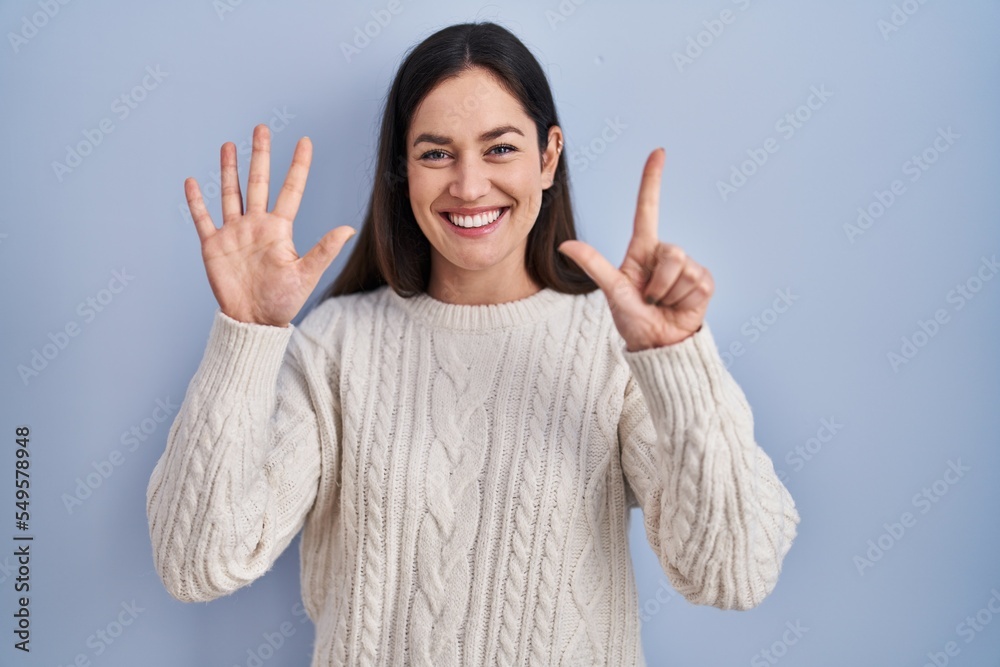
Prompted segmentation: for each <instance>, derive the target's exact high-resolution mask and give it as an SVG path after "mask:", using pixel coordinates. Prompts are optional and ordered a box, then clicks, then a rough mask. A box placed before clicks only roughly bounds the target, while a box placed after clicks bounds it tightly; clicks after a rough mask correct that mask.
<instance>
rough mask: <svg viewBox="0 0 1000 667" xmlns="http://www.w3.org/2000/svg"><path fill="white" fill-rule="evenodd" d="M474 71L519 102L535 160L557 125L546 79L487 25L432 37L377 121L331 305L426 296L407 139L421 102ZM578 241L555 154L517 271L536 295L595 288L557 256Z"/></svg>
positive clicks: (407, 62)
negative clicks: (356, 296)
mask: <svg viewBox="0 0 1000 667" xmlns="http://www.w3.org/2000/svg"><path fill="white" fill-rule="evenodd" d="M475 67H481V68H484V69H486V70H488V71H490V72H491V73H492V74H493V75H494V76H495V78H496V80H497V82H498V83H499V84H500V85H501V86H503V88H504V89H505V90H506V91H507V92H509V93H510V94H511V95H512V96H514V97H515V98H517V99H518V100H519V101H520V103H521V105H522V106H523V108H524V111H525V113H526V114H527V115H528V116H529V117H530V118H531V119H532V120H533V121H534V122H535V127H536V129H537V133H538V149H539V153H540V154H541V153H544V151H545V147H546V144H547V143H548V131H549V128H550V127H552V126H553V125H558V124H559V120H558V118H557V116H556V108H555V103H554V102H553V99H552V91H551V89H550V88H549V83H548V80H547V79H546V77H545V73H544V72H543V71H542V68H541V66H540V65H539V63H538V61H537V60H536V59H535V57H534V56H533V55H532V54H531V52H530V51H529V50H528V48H527V47H526V46H525V45H524V44H523V43H522V42H521V41H520V40H519V39H518V38H517V37H515V36H514V35H513V34H512V33H511V32H510V31H508V30H507V29H506V28H503V27H501V26H499V25H497V24H495V23H490V22H482V23H461V24H457V25H452V26H448V27H447V28H444V29H442V30H439V31H438V32H436V33H434V34H433V35H431V36H430V37H428V38H427V39H425V40H424V41H422V42H421V43H420V44H418V45H417V46H416V47H414V48H413V49H412V50H411V51H410V52H409V53H408V54H407V55H406V57H405V59H404V60H403V62H402V64H401V65H400V67H399V70H398V71H397V72H396V77H395V79H394V81H393V83H392V87H391V88H390V90H389V93H388V96H387V98H386V101H385V107H384V111H383V114H382V126H381V132H380V135H379V144H378V155H377V162H376V169H375V175H376V177H375V179H374V183H373V186H372V193H371V199H370V200H369V202H368V210H367V212H366V213H365V219H364V223H363V224H362V227H361V230H360V231H359V232H358V234H357V238H356V240H355V244H354V247H353V249H352V252H351V254H350V256H349V257H348V259H347V262H346V264H345V265H344V268H343V270H342V271H341V272H340V274H339V275H338V276H337V278H336V279H335V280H334V282H333V283H332V284H331V285H330V286H329V287H327V289H326V290H325V291H324V292H323V294H322V296H321V298H320V302H322V301H325V300H326V299H329V298H331V297H335V296H340V295H345V294H352V293H357V292H368V291H371V290H374V289H377V288H379V287H381V286H382V285H386V284H388V285H389V286H390V287H391V288H392V289H394V290H395V291H396V293H397V294H399V295H401V296H403V297H410V296H413V295H414V294H417V293H420V292H425V291H426V290H427V285H428V281H429V279H430V261H431V254H430V242H429V241H428V240H427V237H426V236H424V233H423V231H421V229H420V227H419V226H418V224H417V221H416V219H415V218H414V215H413V209H412V207H411V205H410V200H409V192H408V187H407V180H406V178H407V177H406V146H405V143H406V133H407V131H408V129H409V127H410V122H411V121H412V118H413V114H414V112H415V110H416V108H417V106H418V105H419V104H420V102H421V101H422V100H423V98H424V97H425V96H426V95H427V94H428V93H429V92H430V91H431V90H432V89H433V88H434V86H436V85H437V84H438V83H439V82H440V81H442V80H443V79H446V78H448V77H452V76H457V75H458V74H460V73H462V72H463V71H466V70H469V69H472V68H475ZM575 238H576V229H575V227H574V225H573V207H572V203H571V201H570V192H569V178H568V175H567V172H566V164H565V162H564V159H563V156H562V154H561V153H560V155H559V157H558V163H557V165H556V171H555V175H554V180H553V183H552V185H551V186H550V187H549V188H547V189H545V190H543V191H542V204H541V208H540V210H539V213H538V218H537V219H536V221H535V224H534V226H533V227H532V229H531V231H530V232H529V233H528V238H527V248H526V251H525V267H526V269H527V271H528V273H529V275H530V276H531V277H532V278H533V279H534V280H535V281H536V282H537V283H538V284H540V285H542V286H543V287H550V288H552V289H553V290H556V291H558V292H563V293H568V294H583V293H587V292H592V291H593V290H595V289H597V288H598V286H597V284H596V283H594V281H593V280H591V278H590V277H589V276H588V275H587V274H586V273H585V272H584V271H583V270H582V269H581V268H580V267H578V266H577V265H576V263H575V262H573V260H571V259H569V258H568V257H565V256H564V255H563V254H562V253H560V252H559V251H558V250H557V247H558V246H559V244H560V243H562V242H563V241H567V240H570V239H575Z"/></svg>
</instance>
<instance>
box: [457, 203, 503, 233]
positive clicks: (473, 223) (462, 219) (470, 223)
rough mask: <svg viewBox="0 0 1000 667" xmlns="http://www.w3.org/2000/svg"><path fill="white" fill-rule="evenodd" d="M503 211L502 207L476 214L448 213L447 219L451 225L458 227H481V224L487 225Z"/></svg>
mask: <svg viewBox="0 0 1000 667" xmlns="http://www.w3.org/2000/svg"><path fill="white" fill-rule="evenodd" d="M502 212H503V209H502V208H498V209H495V210H493V211H489V212H487V213H480V214H478V215H458V214H457V213H448V214H447V216H448V219H449V220H451V222H452V224H453V225H457V226H459V227H466V228H471V227H482V226H483V225H488V224H490V223H491V222H493V221H495V220H496V219H497V218H499V217H500V214H501V213H502Z"/></svg>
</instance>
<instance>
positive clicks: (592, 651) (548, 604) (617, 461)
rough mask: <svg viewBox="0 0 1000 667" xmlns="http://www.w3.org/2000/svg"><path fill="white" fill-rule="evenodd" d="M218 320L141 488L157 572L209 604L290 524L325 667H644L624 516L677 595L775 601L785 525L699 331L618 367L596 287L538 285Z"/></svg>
mask: <svg viewBox="0 0 1000 667" xmlns="http://www.w3.org/2000/svg"><path fill="white" fill-rule="evenodd" d="M214 317H215V319H214V322H213V325H212V330H211V332H210V334H209V337H208V344H207V349H206V351H205V355H204V357H203V359H202V361H201V364H200V366H199V367H198V370H197V373H196V374H195V376H194V378H193V379H192V380H191V383H190V385H189V387H188V390H187V393H186V395H185V397H184V401H183V404H182V405H181V408H180V410H179V412H178V414H177V416H176V418H175V420H174V423H173V425H172V427H171V429H170V434H169V436H168V439H167V445H166V450H165V451H164V453H163V455H162V457H161V458H160V460H159V462H158V463H157V465H156V467H155V469H154V470H153V473H152V477H151V479H150V481H149V488H148V495H147V512H148V517H149V529H150V536H151V538H152V545H153V557H154V561H155V564H156V568H157V571H158V572H159V574H160V576H161V578H162V579H163V583H164V585H165V586H166V589H167V590H168V591H169V592H170V593H171V594H172V595H173V596H174V597H176V598H177V599H179V600H184V601H195V600H198V601H204V600H211V599H213V598H217V597H219V596H222V595H226V594H228V593H231V592H233V591H235V590H236V589H238V588H240V587H242V586H245V585H247V584H248V583H250V582H252V581H254V580H255V579H257V578H258V577H260V576H261V575H263V574H264V573H265V572H267V571H268V569H269V568H270V567H271V565H272V564H273V563H274V561H275V559H276V558H277V557H278V556H279V555H280V554H281V553H282V551H283V550H284V549H285V548H286V547H287V546H288V545H289V543H290V542H291V540H292V539H293V538H294V537H295V535H296V534H297V533H298V531H299V530H300V529H304V530H303V536H302V542H301V566H302V596H303V601H304V604H305V608H306V611H307V612H308V614H309V617H310V618H311V619H312V620H313V622H314V623H315V624H316V643H315V649H314V655H313V660H312V665H313V667H327V666H331V665H435V666H445V665H477V666H478V665H495V664H499V665H531V666H536V667H540V666H543V665H568V666H571V667H576V666H578V665H614V666H618V665H644V664H645V660H644V658H643V654H642V645H641V642H640V619H639V595H638V592H637V590H636V586H635V581H634V578H633V571H632V564H631V560H630V556H629V545H628V532H629V531H628V523H629V515H630V511H629V510H630V508H631V507H634V506H638V507H640V508H642V513H643V518H644V525H645V529H646V536H647V538H648V539H649V543H650V545H651V546H652V548H653V550H654V551H655V552H656V554H657V555H658V557H659V561H660V564H661V565H662V566H663V569H664V571H665V572H666V574H667V576H668V577H669V580H670V582H671V583H672V585H673V586H674V587H675V588H676V590H677V591H678V592H679V593H681V594H682V595H683V596H684V597H685V598H686V599H688V600H689V601H690V602H692V603H695V604H704V605H713V606H716V607H719V608H722V609H749V608H751V607H753V606H755V605H757V604H759V603H760V602H761V601H762V600H763V599H764V598H765V596H767V595H768V594H769V593H770V592H771V590H772V589H773V588H774V586H775V584H776V582H777V577H778V574H779V572H780V570H781V564H782V561H783V559H784V556H785V554H786V553H787V552H788V549H789V548H790V546H791V542H792V540H793V538H794V536H795V534H796V530H797V529H796V526H797V524H798V522H799V515H798V513H797V512H796V509H795V505H794V502H793V500H792V498H791V496H790V495H789V494H788V492H787V490H786V489H785V487H784V486H783V485H782V484H781V482H780V481H779V480H778V479H777V477H776V475H775V472H774V466H773V465H772V462H771V460H770V458H768V456H767V454H766V453H765V452H764V451H763V450H762V449H761V448H760V447H759V446H758V445H757V444H756V442H755V441H754V435H753V418H752V415H751V412H750V408H749V406H748V404H747V401H746V398H745V396H744V394H743V392H742V391H741V390H740V388H739V386H738V385H737V384H736V382H735V381H734V380H733V378H732V376H731V375H730V374H729V373H728V371H727V370H726V369H725V367H724V365H723V363H722V360H721V359H720V357H719V354H718V351H717V349H716V346H715V343H714V341H713V339H712V334H711V332H710V330H709V327H708V325H707V324H706V325H704V326H703V327H702V329H701V330H700V331H699V332H698V333H696V334H694V335H693V336H691V337H690V338H688V339H687V340H684V341H682V342H680V343H677V344H675V345H669V346H666V347H661V348H654V349H649V350H642V351H639V352H634V353H630V352H627V351H626V350H625V345H624V341H623V340H622V339H621V337H620V335H619V334H618V331H617V329H616V328H615V326H614V322H613V321H612V319H611V312H610V309H609V307H608V304H607V300H606V298H605V296H604V294H603V293H602V292H601V291H600V290H595V291H594V292H591V293H590V294H586V295H579V296H573V295H567V294H562V293H559V292H555V291H553V290H551V289H547V288H546V289H543V290H541V291H540V292H538V293H536V294H534V295H532V296H529V297H527V298H524V299H521V300H519V301H513V302H508V303H504V304H499V305H483V306H469V305H455V304H447V303H444V302H441V301H437V300H435V299H433V298H432V297H430V296H428V295H426V294H420V295H418V296H415V297H412V298H409V299H404V298H402V297H400V296H399V295H397V294H396V293H395V292H394V291H393V290H391V289H389V288H388V287H382V288H380V289H378V290H375V291H373V292H368V293H365V294H353V295H349V296H344V297H338V298H334V299H328V300H326V301H323V302H322V303H320V304H319V305H318V306H317V307H316V308H314V309H313V310H312V311H311V312H310V313H309V314H308V315H307V316H306V317H305V318H304V319H303V320H302V323H301V324H300V325H298V326H297V327H296V326H294V325H290V326H289V327H286V328H279V327H271V326H266V325H258V324H247V323H242V322H238V321H236V320H233V319H231V318H229V317H227V316H226V315H224V314H222V313H221V312H220V311H218V310H217V311H216V313H215V316H214Z"/></svg>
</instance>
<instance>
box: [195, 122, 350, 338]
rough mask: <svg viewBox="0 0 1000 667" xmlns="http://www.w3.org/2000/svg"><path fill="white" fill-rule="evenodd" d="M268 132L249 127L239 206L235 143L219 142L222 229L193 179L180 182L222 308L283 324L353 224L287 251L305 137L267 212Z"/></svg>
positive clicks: (242, 317)
mask: <svg viewBox="0 0 1000 667" xmlns="http://www.w3.org/2000/svg"><path fill="white" fill-rule="evenodd" d="M270 160H271V136H270V131H269V130H268V127H267V125H258V126H257V127H255V128H254V133H253V154H252V155H251V157H250V175H249V177H248V178H247V201H246V212H244V210H243V195H242V194H241V192H240V180H239V175H238V174H237V171H236V145H235V144H233V143H232V142H227V143H225V144H223V145H222V152H221V162H222V228H221V229H217V228H216V227H215V223H213V222H212V218H211V217H210V216H209V214H208V210H207V209H206V208H205V201H204V199H203V198H202V196H201V190H200V189H199V188H198V182H197V181H196V180H195V179H193V178H188V179H186V180H185V181H184V194H185V195H186V196H187V202H188V207H189V208H190V209H191V217H192V218H193V219H194V224H195V229H196V230H197V232H198V238H199V239H200V240H201V256H202V259H203V260H204V262H205V271H206V273H207V274H208V282H209V284H210V285H211V287H212V292H213V293H214V294H215V299H216V300H217V301H218V302H219V308H220V309H221V310H222V312H223V313H225V314H226V315H228V316H229V317H232V318H233V319H236V320H239V321H241V322H249V323H253V324H268V325H271V326H278V327H284V326H288V323H289V322H291V321H292V319H293V318H294V317H295V315H296V314H298V312H299V310H301V309H302V306H303V305H304V304H305V302H306V300H307V299H308V298H309V295H310V294H311V293H312V291H313V289H315V287H316V284H317V283H318V282H319V279H320V277H321V276H322V275H323V272H324V271H325V270H326V269H327V267H328V266H330V262H332V261H333V259H334V257H336V256H337V254H338V253H339V252H340V250H341V248H343V246H344V244H345V243H346V242H347V240H348V239H350V238H351V236H353V235H354V233H355V230H354V228H352V227H350V226H347V225H345V226H342V227H337V228H336V229H332V230H330V231H329V232H327V233H326V234H325V235H324V236H323V238H321V239H320V240H319V242H318V243H316V245H315V246H313V248H312V250H310V251H309V252H308V253H306V255H305V256H304V257H299V256H298V254H297V253H296V252H295V244H294V243H293V242H292V220H294V218H295V214H296V213H297V212H298V210H299V203H300V202H301V201H302V193H303V191H304V190H305V187H306V177H307V176H308V174H309V164H310V162H311V161H312V142H311V141H310V140H309V138H308V137H302V138H301V139H299V142H298V144H296V146H295V154H294V155H293V156H292V165H291V166H290V167H289V168H288V174H287V175H286V176H285V183H284V185H282V187H281V192H280V193H279V194H278V199H277V201H276V202H275V204H274V209H273V210H272V211H271V212H270V213H268V212H267V199H268V182H269V180H270Z"/></svg>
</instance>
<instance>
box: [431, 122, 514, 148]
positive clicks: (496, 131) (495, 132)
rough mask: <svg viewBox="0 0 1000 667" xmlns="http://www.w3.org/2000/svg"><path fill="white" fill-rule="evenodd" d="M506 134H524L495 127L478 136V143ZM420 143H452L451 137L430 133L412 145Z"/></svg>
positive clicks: (512, 128) (506, 127)
mask: <svg viewBox="0 0 1000 667" xmlns="http://www.w3.org/2000/svg"><path fill="white" fill-rule="evenodd" d="M508 132H516V133H517V134H520V135H521V136H522V137H523V136H524V132H521V130H519V129H517V128H516V127H514V126H513V125H501V126H500V127H495V128H493V129H492V130H487V131H486V132H483V133H482V134H480V135H479V141H492V140H493V139H496V138H498V137H501V136H503V135H505V134H507V133H508ZM422 141H426V142H427V143H431V144H439V145H441V146H448V145H450V144H451V143H452V141H451V137H446V136H444V135H441V134H431V133H430V132H424V133H423V134H421V135H420V136H418V137H417V138H416V139H414V141H413V145H414V146H416V145H417V144H419V143H420V142H422Z"/></svg>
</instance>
